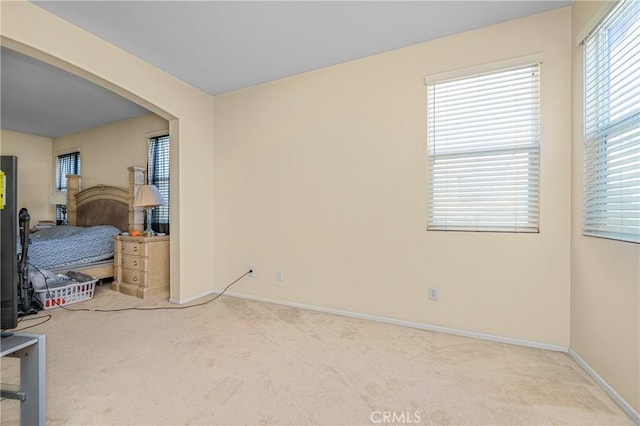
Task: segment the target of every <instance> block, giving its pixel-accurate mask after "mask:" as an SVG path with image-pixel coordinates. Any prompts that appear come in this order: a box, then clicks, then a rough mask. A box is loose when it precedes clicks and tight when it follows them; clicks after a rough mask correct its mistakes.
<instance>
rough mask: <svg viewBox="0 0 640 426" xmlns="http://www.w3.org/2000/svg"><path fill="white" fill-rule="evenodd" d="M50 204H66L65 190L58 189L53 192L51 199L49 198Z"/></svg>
mask: <svg viewBox="0 0 640 426" xmlns="http://www.w3.org/2000/svg"><path fill="white" fill-rule="evenodd" d="M49 202H50V203H51V204H55V205H57V206H60V205H62V206H66V205H67V191H58V192H56V193H55V194H53V197H51V200H49Z"/></svg>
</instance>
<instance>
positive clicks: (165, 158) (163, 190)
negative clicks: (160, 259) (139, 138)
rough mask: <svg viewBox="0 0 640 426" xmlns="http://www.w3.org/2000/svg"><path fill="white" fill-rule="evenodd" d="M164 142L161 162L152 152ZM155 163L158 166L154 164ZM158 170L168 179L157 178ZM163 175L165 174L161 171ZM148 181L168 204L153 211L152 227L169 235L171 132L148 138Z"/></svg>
mask: <svg viewBox="0 0 640 426" xmlns="http://www.w3.org/2000/svg"><path fill="white" fill-rule="evenodd" d="M162 140H166V147H161V148H160V149H159V151H160V152H158V154H160V156H161V157H160V160H158V159H157V158H156V157H155V155H154V154H153V152H152V149H153V148H152V146H153V144H154V143H159V142H161V141H162ZM154 159H155V160H154ZM154 161H155V162H156V164H153V163H154ZM158 161H159V163H158ZM158 168H160V169H163V170H164V171H165V172H166V174H167V176H166V178H165V177H157V176H155V170H156V169H158ZM161 173H163V172H162V171H161ZM146 179H147V183H148V184H150V185H155V186H156V187H157V188H158V190H159V191H160V194H161V195H162V197H163V198H164V200H165V203H166V204H165V205H163V206H158V207H156V208H154V209H153V210H152V211H151V225H152V227H153V228H154V229H156V230H158V231H159V232H162V233H165V234H167V235H168V234H169V231H170V226H171V209H170V196H171V190H170V188H171V135H170V134H169V132H166V131H165V132H161V133H158V134H156V135H150V136H148V138H147V176H146Z"/></svg>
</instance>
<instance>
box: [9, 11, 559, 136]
mask: <svg viewBox="0 0 640 426" xmlns="http://www.w3.org/2000/svg"><path fill="white" fill-rule="evenodd" d="M34 3H35V4H36V5H37V6H39V7H42V8H43V9H46V10H48V11H49V12H51V13H54V14H56V15H58V16H60V17H61V18H63V19H65V20H67V21H69V22H71V23H73V24H75V25H77V26H79V27H81V28H84V29H85V30H87V31H89V32H91V33H93V34H95V35H97V36H98V37H100V38H102V39H104V40H106V41H109V42H110V43H112V44H114V45H116V46H119V47H120V48H122V49H124V50H126V51H128V52H130V53H132V54H134V55H136V56H138V57H140V58H142V59H144V60H145V61H147V62H149V63H151V64H153V65H155V66H157V67H158V68H160V69H163V70H164V71H166V72H168V73H170V74H172V75H174V76H176V77H178V78H180V79H181V80H184V81H186V82H187V83H190V84H191V85H193V86H195V87H198V88H199V89H201V90H203V91H205V92H207V93H210V94H219V93H224V92H227V91H231V90H236V89H240V88H243V87H247V86H251V85H255V84H259V83H263V82H266V81H271V80H275V79H279V78H283V77H287V76H291V75H294V74H298V73H302V72H306V71H310V70H314V69H318V68H322V67H326V66H330V65H334V64H337V63H341V62H346V61H349V60H353V59H357V58H362V57H366V56H370V55H374V54H377V53H382V52H385V51H388V50H392V49H396V48H400V47H405V46H410V45H412V44H416V43H420V42H424V41H428V40H432V39H435V38H440V37H445V36H448V35H452V34H456V33H460V32H464V31H469V30H473V29H476V28H480V27H484V26H487V25H492V24H496V23H499V22H504V21H508V20H512V19H516V18H521V17H524V16H528V15H533V14H536V13H541V12H545V11H548V10H552V9H555V8H559V7H564V6H567V5H569V4H571V1H545V0H534V1H408V2H404V1H375V2H370V1H288V2H273V1H119V2H114V1H35V2H34ZM2 59H3V69H2V71H3V72H2V85H3V87H2V89H3V93H2V122H3V127H4V128H6V127H5V123H6V121H5V119H6V118H7V117H5V108H6V107H9V108H11V106H10V105H6V106H5V99H4V97H5V94H4V89H5V70H4V62H5V52H4V50H3V58H2ZM6 77H7V78H17V79H19V78H20V75H18V76H13V77H11V76H10V75H9V76H6ZM82 81H83V82H84V80H82ZM10 84H11V85H13V82H12V83H10ZM84 84H89V83H87V82H84ZM42 86H43V87H42V89H41V90H42V92H41V93H42V94H43V96H44V93H45V92H46V87H47V86H46V85H45V84H44V82H43V84H42ZM88 96H89V97H91V95H88ZM96 99H99V97H96ZM26 113H27V112H26V111H21V112H20V114H25V115H26ZM74 114H75V112H74V113H73V114H70V115H74ZM37 117H40V116H37ZM70 118H72V117H70ZM57 122H58V123H60V125H61V126H62V125H63V120H62V119H60V118H58V119H57ZM73 129H74V125H70V126H69V127H68V128H67V129H66V130H57V131H58V132H60V131H63V132H67V133H70V132H72V131H73ZM21 131H26V130H21ZM76 131H77V130H76ZM31 133H33V132H31ZM63 134H64V133H63Z"/></svg>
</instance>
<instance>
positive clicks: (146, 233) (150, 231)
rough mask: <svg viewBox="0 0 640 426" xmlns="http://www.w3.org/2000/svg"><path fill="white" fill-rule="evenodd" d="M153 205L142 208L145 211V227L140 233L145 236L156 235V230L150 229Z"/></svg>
mask: <svg viewBox="0 0 640 426" xmlns="http://www.w3.org/2000/svg"><path fill="white" fill-rule="evenodd" d="M152 208H153V207H147V208H146V209H144V210H145V211H146V212H147V229H145V230H144V231H143V232H142V235H143V236H145V237H155V236H156V231H154V230H153V229H151V209H152Z"/></svg>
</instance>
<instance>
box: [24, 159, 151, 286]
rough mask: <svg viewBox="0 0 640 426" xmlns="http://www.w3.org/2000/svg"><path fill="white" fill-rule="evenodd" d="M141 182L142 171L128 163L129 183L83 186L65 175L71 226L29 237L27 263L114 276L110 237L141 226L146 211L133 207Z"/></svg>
mask: <svg viewBox="0 0 640 426" xmlns="http://www.w3.org/2000/svg"><path fill="white" fill-rule="evenodd" d="M143 183H144V169H143V168H140V167H129V187H128V188H120V187H116V186H110V185H97V186H93V187H90V188H86V189H84V190H81V177H80V176H78V175H69V176H67V184H68V189H67V217H68V222H69V226H55V227H52V228H48V229H43V230H41V231H40V232H37V233H35V234H33V235H32V236H31V243H30V244H29V262H30V263H31V264H33V265H34V266H36V267H38V268H40V269H42V268H44V269H47V270H50V271H52V272H55V273H65V272H67V271H76V272H81V273H84V274H87V275H91V276H94V277H96V278H99V279H104V278H110V277H113V255H114V253H113V247H114V241H113V236H114V235H116V234H118V233H120V232H131V231H132V230H134V229H137V230H142V229H143V225H144V215H143V211H142V209H141V208H138V207H134V206H133V200H134V194H135V193H136V191H137V189H138V187H139V186H140V185H142V184H143Z"/></svg>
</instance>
